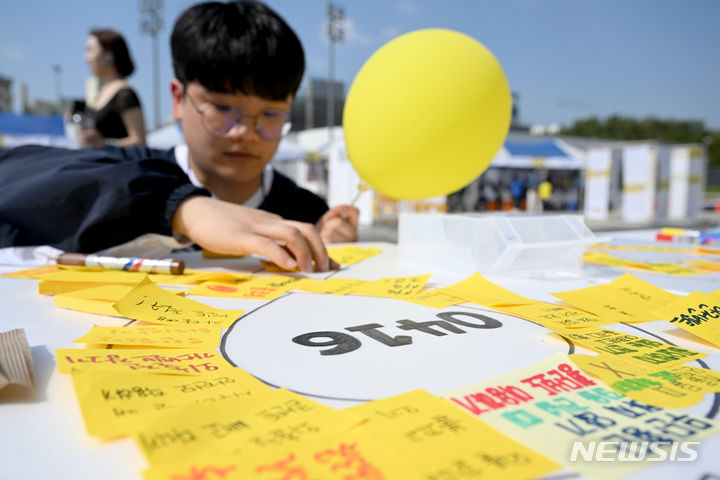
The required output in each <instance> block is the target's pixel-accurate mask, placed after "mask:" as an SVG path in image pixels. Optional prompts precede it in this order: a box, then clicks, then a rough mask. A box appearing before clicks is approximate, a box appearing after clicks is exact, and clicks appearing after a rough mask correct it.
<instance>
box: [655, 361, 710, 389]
mask: <svg viewBox="0 0 720 480" xmlns="http://www.w3.org/2000/svg"><path fill="white" fill-rule="evenodd" d="M665 370H667V371H668V372H670V373H671V374H672V375H673V376H674V377H675V378H676V379H677V381H675V382H674V385H676V386H678V387H681V388H683V387H686V388H698V389H699V390H700V391H701V392H720V372H717V371H715V370H710V369H708V368H698V367H691V366H689V365H675V366H674V367H669V368H667V369H665Z"/></svg>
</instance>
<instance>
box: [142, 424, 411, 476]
mask: <svg viewBox="0 0 720 480" xmlns="http://www.w3.org/2000/svg"><path fill="white" fill-rule="evenodd" d="M143 475H144V479H145V480H167V479H178V480H180V479H198V480H200V479H207V480H210V479H211V478H218V479H220V478H222V479H223V480H248V479H258V480H262V479H267V480H273V479H280V478H283V479H286V480H292V479H294V480H302V479H307V480H310V479H313V480H320V479H322V480H351V479H356V480H361V479H366V480H392V479H416V478H421V475H420V472H419V471H418V470H417V469H416V468H415V467H414V465H413V462H408V461H407V459H404V458H402V457H400V456H399V455H398V454H397V453H396V452H394V451H393V450H392V449H391V448H389V447H388V446H387V445H386V444H385V442H383V441H382V439H378V438H375V437H372V436H370V435H368V434H367V433H366V432H364V431H360V430H354V431H351V432H342V433H337V434H329V435H322V436H319V437H318V438H316V439H312V440H308V441H306V442H304V443H302V444H294V445H292V447H289V448H276V449H268V450H264V451H257V450H253V451H252V452H251V453H247V454H235V455H232V454H226V455H212V454H211V455H209V456H207V457H205V458H202V459H197V460H192V461H190V462H188V461H185V460H184V459H177V460H176V461H174V462H172V463H171V464H166V465H160V466H153V467H151V468H150V469H148V470H145V472H143Z"/></svg>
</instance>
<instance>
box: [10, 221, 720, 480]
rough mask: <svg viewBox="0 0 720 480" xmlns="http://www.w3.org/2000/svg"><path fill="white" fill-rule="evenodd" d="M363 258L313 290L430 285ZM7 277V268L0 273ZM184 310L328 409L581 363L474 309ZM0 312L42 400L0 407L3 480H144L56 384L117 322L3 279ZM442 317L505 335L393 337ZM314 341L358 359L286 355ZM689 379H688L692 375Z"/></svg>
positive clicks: (574, 278) (393, 304)
mask: <svg viewBox="0 0 720 480" xmlns="http://www.w3.org/2000/svg"><path fill="white" fill-rule="evenodd" d="M623 235H624V237H623ZM623 238H624V240H623ZM650 239H651V238H650V237H649V234H648V233H647V232H640V233H622V234H617V237H616V238H615V241H618V242H623V241H625V242H630V243H643V242H647V241H648V240H650ZM368 245H370V244H368ZM372 245H380V246H381V247H382V248H383V253H382V254H381V255H379V256H376V257H373V258H371V259H368V260H366V261H364V262H361V263H359V264H357V265H355V266H352V267H349V268H347V269H344V270H342V271H340V272H334V273H331V274H315V275H313V276H315V277H318V278H322V277H326V276H328V275H338V276H344V277H348V278H359V279H368V280H374V279H378V278H380V277H385V276H393V277H395V276H405V275H414V274H421V273H432V272H431V271H429V270H428V269H427V267H426V266H423V265H411V264H406V263H402V262H401V261H400V258H399V255H398V247H397V246H396V245H393V244H377V243H373V244H372ZM186 261H187V262H188V266H189V267H192V268H212V269H221V268H224V269H228V270H231V271H245V272H252V271H257V270H258V269H259V263H258V261H257V260H256V259H254V258H243V259H234V260H206V259H202V258H200V257H199V256H198V255H190V256H188V257H187V258H186ZM15 268H17V267H14V268H4V269H3V271H9V270H13V269H15ZM621 273H623V272H622V271H621V270H617V269H612V268H606V267H601V266H593V265H585V267H584V268H583V269H582V270H579V271H574V272H558V271H552V270H547V271H542V272H535V273H526V274H514V275H509V274H504V275H487V277H488V278H489V279H490V280H492V281H495V282H496V283H498V284H500V285H502V286H504V287H506V288H508V289H510V290H512V291H514V292H516V293H519V294H521V295H525V296H528V297H531V298H535V299H538V300H545V301H553V300H554V298H553V297H551V296H550V295H549V292H557V291H563V290H570V289H575V288H581V287H584V286H589V285H594V284H599V283H603V282H607V281H609V280H611V279H613V278H615V277H617V276H619V275H620V274H621ZM637 276H639V277H641V278H643V279H646V280H649V281H651V282H652V283H655V284H657V285H660V286H662V287H664V288H666V289H669V290H671V291H674V292H676V293H690V292H691V291H693V290H703V291H706V292H709V291H713V290H716V289H717V288H718V287H720V275H717V274H709V275H702V276H701V277H702V278H692V277H691V278H689V279H688V277H671V276H668V275H659V274H637ZM462 278H464V277H460V276H454V275H452V274H448V273H447V272H445V273H443V274H439V275H434V276H433V277H431V279H430V284H429V287H432V288H434V287H438V286H444V285H449V284H451V283H454V282H456V281H459V280H462ZM192 298H194V299H195V300H199V301H202V302H204V303H207V304H209V305H212V306H215V307H219V308H235V309H244V310H245V314H244V315H243V316H242V317H241V318H240V320H239V321H238V322H236V324H235V325H234V326H233V327H231V328H230V329H229V330H228V331H227V332H226V334H225V335H224V338H223V344H222V348H221V350H222V351H223V353H224V354H225V355H226V357H227V358H228V359H229V360H230V361H231V362H233V363H234V364H236V365H238V366H239V367H242V368H244V369H245V370H247V371H249V372H250V373H252V374H254V375H256V376H257V377H259V378H261V379H262V380H264V381H266V382H268V383H270V384H272V385H276V386H283V387H286V388H289V389H292V390H295V391H297V392H300V393H303V394H305V395H307V396H308V397H310V398H313V399H315V400H317V401H320V402H323V403H326V404H328V405H331V406H334V407H338V408H341V407H345V406H349V405H354V404H356V403H358V402H361V401H364V400H369V399H377V398H383V397H385V396H389V395H393V394H396V393H401V392H404V391H407V390H411V389H415V388H424V389H426V390H428V391H430V392H433V393H439V392H442V391H444V390H447V389H450V388H454V387H459V386H462V385H466V384H470V383H474V382H477V381H480V380H484V379H488V378H492V377H495V376H497V375H501V374H503V373H507V372H509V371H512V370H514V369H518V368H521V367H524V366H527V365H529V364H531V363H534V362H537V361H540V360H542V359H544V358H546V357H548V356H550V355H552V354H554V353H556V352H565V353H570V352H571V351H573V349H575V351H577V352H580V353H590V352H588V351H586V350H582V349H581V348H577V347H575V346H571V345H569V344H568V343H567V342H565V341H564V340H562V339H560V338H559V337H557V336H553V335H548V331H547V330H546V329H545V328H543V327H540V326H538V325H535V324H533V323H531V322H527V321H524V320H520V319H517V318H514V317H510V316H508V315H503V314H499V313H497V312H493V311H490V310H487V309H484V308H482V307H479V306H476V305H471V304H465V305H459V306H454V307H448V308H445V309H442V310H437V309H433V308H428V307H423V306H419V305H415V304H410V303H406V302H400V301H395V300H391V299H384V298H373V297H359V296H354V297H353V296H346V297H338V296H330V295H315V294H310V293H300V292H291V293H289V294H286V295H284V296H282V297H281V298H279V299H276V300H273V301H270V302H264V301H259V300H234V299H227V298H210V297H192ZM0 305H2V315H1V316H0V331H6V330H10V329H13V328H24V329H25V331H26V333H27V336H28V340H29V343H30V345H31V347H32V353H33V360H34V362H35V373H36V381H37V384H38V388H39V395H38V397H37V399H35V400H34V401H32V402H30V403H2V404H0V425H2V432H3V436H2V438H1V439H0V480H19V479H37V478H54V479H86V478H87V479H92V478H103V479H123V480H124V479H128V478H140V472H141V471H142V469H143V468H144V466H145V461H144V459H143V458H142V456H141V454H140V452H139V450H138V449H137V448H136V447H135V445H134V444H133V442H132V441H131V440H120V441H113V442H106V443H103V442H100V441H98V440H96V439H94V438H92V437H90V436H89V435H88V434H87V433H86V432H85V428H84V425H83V421H82V418H81V415H80V410H79V408H78V405H77V402H76V400H75V395H74V391H73V387H72V382H71V379H70V377H69V376H67V375H60V374H59V373H57V370H56V366H55V357H54V352H55V349H56V348H71V347H77V346H78V345H77V344H73V343H71V341H72V340H74V339H76V338H78V337H80V336H82V335H83V334H85V333H86V332H87V331H88V330H89V329H90V328H91V327H92V325H93V324H97V325H112V326H119V325H124V324H125V323H127V320H124V319H118V318H111V317H104V316H100V315H93V314H88V313H82V312H76V311H71V310H65V309H62V308H57V307H55V306H54V304H53V299H52V297H45V296H40V295H38V294H37V281H36V280H21V279H11V278H0ZM440 312H445V313H449V314H451V315H456V316H458V317H457V318H462V319H464V320H466V321H471V322H477V323H481V322H482V321H481V320H480V319H481V318H482V316H488V317H490V318H493V319H495V320H497V321H500V322H501V324H502V326H501V327H500V328H494V329H481V328H473V329H467V328H466V330H467V332H466V333H465V334H462V335H461V334H447V335H444V336H435V335H429V334H426V333H423V332H418V331H403V330H400V329H398V323H397V321H398V320H402V319H411V320H414V321H418V322H420V321H429V320H433V319H436V318H437V315H438V313H440ZM367 324H379V325H380V327H377V328H376V330H377V331H380V332H383V333H384V334H385V335H387V337H389V338H395V337H398V336H400V335H405V336H409V337H411V340H412V341H411V343H407V342H405V344H399V345H396V346H390V345H389V344H392V343H393V342H392V340H387V338H386V339H385V341H384V342H383V341H380V340H377V339H374V338H372V337H371V336H368V335H367V334H365V333H363V332H361V331H357V329H356V330H355V331H353V330H352V329H353V328H354V327H358V326H362V325H367ZM348 328H350V329H351V330H348ZM608 328H613V329H616V330H622V331H626V332H628V333H631V334H634V335H638V336H643V337H647V338H654V339H658V338H659V339H662V340H663V341H668V342H672V343H674V344H677V345H679V346H683V347H687V348H691V349H695V350H699V351H703V352H706V353H709V354H710V356H709V357H706V358H704V359H703V361H704V363H705V365H707V366H708V367H709V368H712V369H714V370H720V351H719V350H718V349H713V348H711V347H708V346H707V345H706V344H699V343H697V342H693V341H692V340H690V338H689V336H688V335H682V331H679V329H677V328H675V327H673V326H672V325H670V324H669V323H667V322H651V323H643V324H640V325H636V326H628V325H621V324H616V325H610V326H608ZM323 331H331V332H337V333H341V334H343V335H347V336H351V337H353V338H355V339H356V340H358V341H359V342H360V346H359V347H358V348H356V349H355V350H353V351H351V352H348V353H342V354H336V355H321V354H320V350H323V349H327V348H328V347H311V346H304V345H302V344H298V343H296V342H293V341H292V339H293V338H296V337H298V336H300V335H304V334H308V333H313V332H323ZM343 338H346V337H343ZM383 338H384V337H383ZM353 343H354V344H356V342H353ZM396 343H403V342H396ZM693 365H695V366H697V364H696V363H695V362H694V363H693ZM718 408H720V394H714V395H713V394H706V395H705V398H704V400H703V402H702V403H701V404H699V405H697V406H695V407H692V408H691V409H689V411H691V412H693V413H696V414H700V415H704V416H706V415H707V416H710V417H712V418H715V419H718ZM709 452H714V453H709ZM718 452H720V439H718V438H713V439H710V440H709V441H706V442H705V443H704V445H703V447H702V450H701V453H700V457H699V460H698V461H697V462H694V463H692V464H677V463H675V464H662V465H659V466H654V467H652V468H649V469H646V470H644V471H643V472H640V473H639V474H638V475H635V476H633V477H632V478H648V479H650V478H653V479H657V478H663V479H664V478H667V479H671V478H700V477H701V476H702V474H707V473H714V474H715V475H720V456H719V455H718ZM570 476H572V475H570Z"/></svg>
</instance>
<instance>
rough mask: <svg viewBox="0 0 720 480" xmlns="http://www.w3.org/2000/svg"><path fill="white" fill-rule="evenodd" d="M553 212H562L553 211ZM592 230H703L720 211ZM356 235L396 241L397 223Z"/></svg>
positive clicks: (719, 219)
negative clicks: (689, 217) (669, 228)
mask: <svg viewBox="0 0 720 480" xmlns="http://www.w3.org/2000/svg"><path fill="white" fill-rule="evenodd" d="M553 213H555V214H557V213H562V212H553ZM585 223H586V225H587V226H588V227H590V230H592V231H593V232H607V231H613V230H643V229H652V228H662V227H677V228H688V229H693V230H705V229H708V228H713V227H720V213H715V212H713V211H702V212H701V213H700V215H699V216H698V218H696V219H693V220H658V221H654V222H643V223H631V222H625V221H623V220H622V219H621V218H619V217H611V218H609V219H608V220H607V221H603V222H585ZM358 235H359V237H360V241H362V242H378V241H383V242H391V243H397V225H391V224H387V225H371V226H360V228H359V232H358Z"/></svg>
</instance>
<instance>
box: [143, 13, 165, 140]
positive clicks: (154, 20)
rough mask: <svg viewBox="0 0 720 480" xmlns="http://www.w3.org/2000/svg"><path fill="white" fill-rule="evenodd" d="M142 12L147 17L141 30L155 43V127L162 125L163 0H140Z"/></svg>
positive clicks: (153, 56)
mask: <svg viewBox="0 0 720 480" xmlns="http://www.w3.org/2000/svg"><path fill="white" fill-rule="evenodd" d="M139 7H140V14H141V15H144V16H145V18H141V20H140V31H141V32H142V33H144V34H146V35H149V36H150V37H151V38H152V44H153V55H152V58H153V107H154V113H155V128H158V127H160V61H159V58H158V57H159V54H158V33H160V30H162V28H163V21H162V18H160V15H161V13H162V8H163V0H140V4H139Z"/></svg>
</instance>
